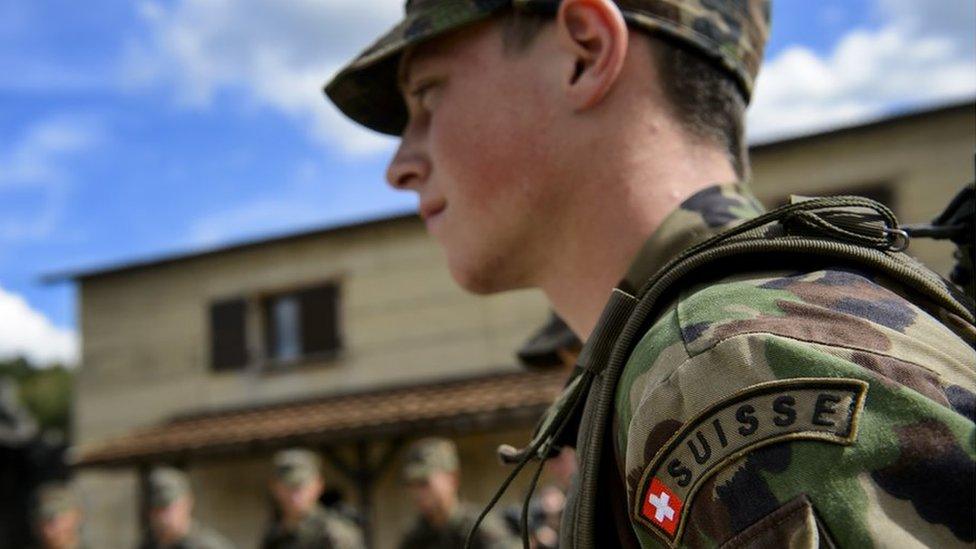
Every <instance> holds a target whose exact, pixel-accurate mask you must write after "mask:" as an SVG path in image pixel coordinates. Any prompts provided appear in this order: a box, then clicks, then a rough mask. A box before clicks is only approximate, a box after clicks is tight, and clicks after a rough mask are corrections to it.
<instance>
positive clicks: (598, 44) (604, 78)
mask: <svg viewBox="0 0 976 549" xmlns="http://www.w3.org/2000/svg"><path fill="white" fill-rule="evenodd" d="M556 29H557V32H558V35H559V43H560V46H561V47H563V48H565V49H566V50H567V52H568V53H569V54H570V59H571V60H572V62H573V63H572V66H570V67H566V69H565V70H566V74H565V75H564V76H565V81H566V86H567V87H566V93H567V94H568V97H569V99H570V101H571V103H572V106H573V107H574V108H575V109H576V110H586V109H589V108H591V107H593V106H594V105H597V104H598V103H600V101H602V100H603V98H604V97H606V95H607V93H609V91H610V90H611V88H613V85H614V84H615V83H616V82H617V79H618V77H619V76H620V72H621V71H622V70H623V66H624V60H625V58H626V57H627V40H628V35H627V23H626V22H625V21H624V18H623V15H621V13H620V10H619V9H618V8H617V6H616V4H614V3H613V1H612V0H563V2H562V3H561V4H560V6H559V11H558V12H557V14H556Z"/></svg>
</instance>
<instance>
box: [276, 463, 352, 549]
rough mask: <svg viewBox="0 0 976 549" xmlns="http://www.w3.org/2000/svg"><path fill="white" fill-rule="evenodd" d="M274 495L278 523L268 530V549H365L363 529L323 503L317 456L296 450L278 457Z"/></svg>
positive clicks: (323, 486)
mask: <svg viewBox="0 0 976 549" xmlns="http://www.w3.org/2000/svg"><path fill="white" fill-rule="evenodd" d="M272 474H273V477H272V479H271V485H270V488H271V495H272V497H273V498H274V501H275V504H276V506H277V511H278V512H277V515H276V516H277V519H276V520H275V522H274V523H273V524H271V526H270V527H269V528H268V531H267V533H266V534H265V536H264V541H263V543H262V544H261V546H262V547H263V548H265V549H312V548H316V549H318V548H335V549H358V548H360V547H363V546H364V544H363V535H362V532H361V531H360V529H359V526H357V525H356V524H354V523H353V522H352V521H351V520H349V519H347V518H345V517H343V516H342V515H340V514H338V513H336V512H334V511H331V510H328V509H326V508H324V507H322V505H321V504H320V503H319V496H321V495H322V491H323V490H324V488H325V483H324V481H323V480H322V474H321V473H320V463H319V458H318V456H316V455H315V453H313V452H311V451H309V450H304V449H299V448H294V449H290V450H283V451H281V452H278V453H277V454H275V456H274V471H273V473H272Z"/></svg>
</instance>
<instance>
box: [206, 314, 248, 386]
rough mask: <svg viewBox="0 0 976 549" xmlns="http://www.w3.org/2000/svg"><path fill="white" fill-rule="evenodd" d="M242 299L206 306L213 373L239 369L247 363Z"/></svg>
mask: <svg viewBox="0 0 976 549" xmlns="http://www.w3.org/2000/svg"><path fill="white" fill-rule="evenodd" d="M246 314H247V303H246V302H245V301H244V299H229V300H226V301H218V302H216V303H213V304H212V305H210V335H211V337H210V364H211V367H212V368H213V369H214V370H216V371H222V370H237V369H242V368H244V366H245V365H246V364H247V332H246V328H245V315H246Z"/></svg>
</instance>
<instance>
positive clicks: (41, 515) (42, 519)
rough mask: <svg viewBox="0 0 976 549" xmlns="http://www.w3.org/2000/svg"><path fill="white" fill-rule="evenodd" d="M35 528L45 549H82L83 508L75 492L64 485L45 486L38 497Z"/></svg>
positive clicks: (39, 544) (38, 538) (41, 545)
mask: <svg viewBox="0 0 976 549" xmlns="http://www.w3.org/2000/svg"><path fill="white" fill-rule="evenodd" d="M36 498H37V503H36V507H35V516H34V528H35V532H36V535H37V542H38V546H39V547H40V548H41V549H80V548H82V547H84V545H83V544H82V543H81V520H82V513H81V505H80V503H79V502H78V496H77V494H75V492H74V490H73V489H72V488H71V487H70V486H68V485H67V484H63V483H59V482H57V483H55V482H52V483H49V484H45V485H43V486H41V487H40V488H39V489H38V490H37V494H36Z"/></svg>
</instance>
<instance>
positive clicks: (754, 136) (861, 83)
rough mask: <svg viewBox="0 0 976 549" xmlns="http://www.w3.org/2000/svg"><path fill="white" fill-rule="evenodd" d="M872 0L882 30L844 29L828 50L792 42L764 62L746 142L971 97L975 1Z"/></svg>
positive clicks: (975, 78) (975, 82) (974, 89)
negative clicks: (821, 52) (825, 52)
mask: <svg viewBox="0 0 976 549" xmlns="http://www.w3.org/2000/svg"><path fill="white" fill-rule="evenodd" d="M876 1H877V4H876V8H877V10H878V12H879V15H880V16H881V17H882V19H883V24H882V25H881V27H880V28H878V29H876V30H865V29H854V30H852V31H850V32H849V33H848V34H847V35H846V36H844V37H843V38H842V39H841V40H840V41H839V42H838V43H837V44H836V45H835V46H834V48H833V50H832V51H831V52H830V54H829V55H825V56H818V55H817V54H816V53H815V52H813V51H812V50H810V49H808V48H805V47H802V46H795V47H791V48H787V49H786V50H785V51H783V52H782V53H780V54H779V55H778V56H777V57H776V58H774V59H771V60H768V61H767V62H766V64H765V65H764V66H763V69H762V72H761V73H760V76H759V81H758V83H757V89H756V94H755V100H754V103H753V106H752V108H751V109H750V114H749V126H750V132H749V133H750V138H751V140H752V141H766V140H770V139H774V138H779V137H785V136H789V135H796V134H802V133H808V132H813V131H820V130H824V129H828V128H832V127H837V126H842V125H845V124H851V123H855V122H859V121H862V120H865V119H867V118H872V117H876V116H880V115H884V114H885V113H886V112H888V111H890V110H892V109H895V108H904V107H909V106H924V105H930V104H938V103H944V102H949V101H954V100H960V99H965V98H970V97H972V96H973V95H976V44H974V30H973V29H974V28H976V7H974V6H976V5H974V4H972V3H971V2H960V1H958V0H932V1H930V2H926V3H925V4H924V6H923V5H922V4H920V3H918V2H917V1H913V0H876Z"/></svg>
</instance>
